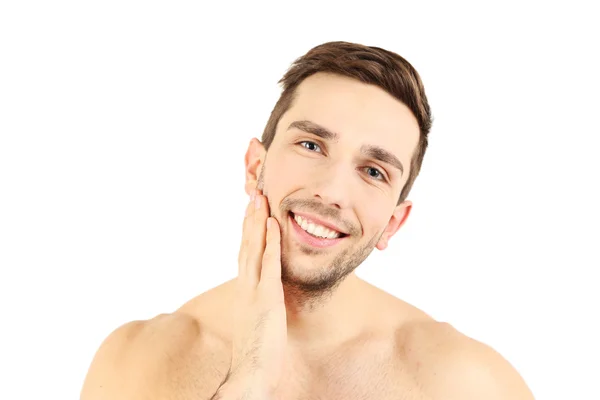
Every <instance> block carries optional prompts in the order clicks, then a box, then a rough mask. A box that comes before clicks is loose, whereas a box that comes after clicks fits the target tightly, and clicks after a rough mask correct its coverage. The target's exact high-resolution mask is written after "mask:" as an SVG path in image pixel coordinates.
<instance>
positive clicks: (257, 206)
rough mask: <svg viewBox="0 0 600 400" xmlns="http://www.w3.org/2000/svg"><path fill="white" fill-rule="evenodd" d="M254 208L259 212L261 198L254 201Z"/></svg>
mask: <svg viewBox="0 0 600 400" xmlns="http://www.w3.org/2000/svg"><path fill="white" fill-rule="evenodd" d="M254 208H256V209H257V210H258V209H259V208H260V196H256V199H254Z"/></svg>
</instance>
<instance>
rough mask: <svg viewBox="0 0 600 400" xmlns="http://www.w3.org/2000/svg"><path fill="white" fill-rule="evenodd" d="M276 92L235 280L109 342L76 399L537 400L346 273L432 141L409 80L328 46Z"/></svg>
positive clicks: (489, 361)
mask: <svg viewBox="0 0 600 400" xmlns="http://www.w3.org/2000/svg"><path fill="white" fill-rule="evenodd" d="M280 83H282V84H283V89H284V90H283V93H282V95H281V98H280V99H279V101H278V102H277V104H276V106H275V108H274V110H273V112H272V114H271V117H270V119H269V121H268V123H267V126H266V129H265V131H264V134H263V136H262V140H261V141H260V142H259V141H258V140H256V139H252V141H251V142H250V144H249V147H248V151H247V153H246V157H245V165H246V188H245V189H246V192H247V193H248V194H249V195H251V200H250V202H249V204H248V208H247V211H246V217H245V220H244V226H243V235H242V243H241V247H240V251H239V258H238V264H239V273H238V277H237V278H236V279H233V280H231V281H229V282H226V283H224V284H222V285H220V286H218V287H216V288H214V289H212V290H209V291H208V292H206V293H203V294H201V295H199V296H198V297H196V298H194V299H193V300H191V301H190V302H188V303H187V304H185V305H183V306H182V307H181V308H180V309H179V310H177V311H176V312H174V313H173V314H168V315H165V314H163V315H160V316H158V317H156V318H154V319H152V320H149V321H136V322H132V323H129V324H126V325H124V326H122V327H120V328H118V329H117V330H116V331H115V332H113V333H112V334H111V335H110V336H109V337H108V338H107V339H106V340H105V341H104V343H103V344H102V345H101V347H100V349H99V350H98V352H97V354H96V356H95V358H94V360H93V362H92V365H91V367H90V370H89V372H88V376H87V378H86V381H85V383H84V386H83V389H82V394H81V398H82V399H83V400H101V399H102V400H105V399H106V400H108V399H111V400H118V399H127V400H134V399H190V400H191V399H194V400H201V399H206V400H208V399H225V400H230V399H231V400H235V399H250V400H253V399H257V400H258V399H260V400H263V399H277V400H288V399H290V400H291V399H327V400H335V399H344V400H351V399H378V400H388V399H389V400H392V399H393V400H398V399H406V400H409V399H410V400H417V399H443V400H481V399H486V400H500V399H502V400H507V399H510V400H526V399H527V400H529V399H533V396H532V394H531V392H530V391H529V390H528V388H527V386H526V384H525V383H524V382H523V380H522V378H521V377H520V376H519V374H518V373H517V372H516V371H515V370H514V368H512V367H511V365H510V364H509V363H508V362H507V361H506V360H505V359H503V358H502V357H501V356H500V355H499V354H498V353H496V352H495V351H494V350H492V349H491V348H490V347H488V346H486V345H484V344H482V343H480V342H477V341H475V340H473V339H470V338H468V337H466V336H465V335H463V334H461V333H459V332H458V331H456V330H455V329H454V328H453V327H452V326H451V325H449V324H447V323H440V322H437V321H435V320H433V319H432V318H431V317H430V316H428V315H427V314H426V313H425V312H423V311H421V310H419V309H416V308H415V307H413V306H411V305H410V304H407V303H405V302H403V301H401V300H399V299H397V298H395V297H393V296H391V295H389V294H387V293H385V292H383V291H382V290H380V289H378V288H376V287H374V286H372V285H370V284H368V283H367V282H365V281H363V280H361V279H360V278H358V277H357V276H356V275H355V273H354V270H355V268H356V267H357V266H358V265H360V263H361V262H362V261H363V260H365V258H366V257H367V256H368V255H369V254H370V253H371V251H372V250H373V248H375V247H377V248H378V249H379V250H384V249H385V248H386V247H387V245H388V242H389V240H390V238H391V237H392V236H393V235H394V234H395V233H396V232H397V231H398V229H399V228H400V227H401V226H402V225H403V223H404V222H405V221H406V218H407V217H408V215H409V213H410V210H411V202H410V201H407V200H406V198H407V195H408V193H409V191H410V188H411V186H412V184H413V182H414V180H415V178H416V177H417V175H418V173H419V170H420V167H421V163H422V160H423V156H424V154H425V150H426V148H427V135H428V133H429V130H430V127H431V113H430V109H429V105H428V103H427V98H426V96H425V92H424V89H423V85H422V83H421V80H420V78H419V75H418V74H417V72H416V71H415V70H414V69H413V67H412V66H411V65H410V64H409V63H408V62H407V61H406V60H404V59H403V58H401V57H400V56H398V55H397V54H394V53H391V52H389V51H386V50H383V49H380V48H377V47H367V46H362V45H358V44H352V43H346V42H331V43H326V44H323V45H320V46H317V47H315V48H314V49H312V50H310V51H309V52H308V53H307V54H306V55H305V56H303V57H301V58H299V59H298V60H296V61H295V63H294V64H293V65H292V67H291V68H290V69H289V71H288V72H287V73H286V74H285V76H284V77H283V79H282V80H281V81H280ZM267 225H268V227H267Z"/></svg>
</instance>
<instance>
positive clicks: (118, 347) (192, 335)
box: [81, 312, 226, 400]
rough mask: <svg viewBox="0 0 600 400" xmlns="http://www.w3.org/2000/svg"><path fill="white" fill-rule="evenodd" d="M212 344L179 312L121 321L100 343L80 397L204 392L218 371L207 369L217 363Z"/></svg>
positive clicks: (194, 321)
mask: <svg viewBox="0 0 600 400" xmlns="http://www.w3.org/2000/svg"><path fill="white" fill-rule="evenodd" d="M218 343H219V342H218V341H214V340H211V337H210V335H209V334H208V333H207V332H205V330H204V329H202V327H201V325H200V323H199V321H198V320H197V319H195V318H193V317H192V316H190V315H187V314H185V313H180V312H176V313H172V314H161V315H158V316H157V317H155V318H153V319H150V320H145V321H133V322H130V323H127V324H125V325H123V326H121V327H119V328H117V329H116V330H115V331H113V332H112V333H111V334H110V335H109V336H108V337H107V338H106V339H105V340H104V342H103V343H102V344H101V345H100V348H99V349H98V351H97V352H96V355H95V356H94V359H93V361H92V363H91V366H90V368H89V370H88V373H87V376H86V379H85V382H84V385H83V388H82V391H81V399H82V400H101V399H102V400H104V399H115V400H118V399H132V400H133V399H151V398H186V397H185V395H183V393H186V392H191V391H195V392H196V393H199V392H200V393H201V392H208V391H210V390H212V389H213V387H212V386H217V387H218V382H216V380H215V379H217V378H215V377H214V376H216V375H218V373H217V372H216V371H212V370H213V369H215V368H218V366H219V365H220V364H219V360H217V359H214V354H217V353H218V352H215V351H214V350H215V349H214V346H215V345H218ZM225 362H226V361H222V362H221V363H225ZM192 371H193V372H194V373H193V374H192V373H190V372H192ZM198 377H202V378H205V379H203V380H202V381H199V380H198ZM213 381H214V382H213ZM215 390H216V388H215Z"/></svg>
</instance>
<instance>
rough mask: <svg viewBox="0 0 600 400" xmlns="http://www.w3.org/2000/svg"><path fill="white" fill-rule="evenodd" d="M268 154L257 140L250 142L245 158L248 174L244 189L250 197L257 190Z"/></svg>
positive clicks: (253, 139)
mask: <svg viewBox="0 0 600 400" xmlns="http://www.w3.org/2000/svg"><path fill="white" fill-rule="evenodd" d="M266 153H267V152H266V151H265V146H263V144H262V143H261V142H260V141H259V140H258V139H257V138H252V140H250V143H249V144H248V150H246V156H245V157H244V164H245V173H246V184H245V185H244V189H245V190H246V193H247V194H248V196H249V195H250V194H251V193H252V191H253V190H254V189H256V186H257V184H258V178H259V176H260V171H261V170H262V168H263V164H264V160H265V156H266Z"/></svg>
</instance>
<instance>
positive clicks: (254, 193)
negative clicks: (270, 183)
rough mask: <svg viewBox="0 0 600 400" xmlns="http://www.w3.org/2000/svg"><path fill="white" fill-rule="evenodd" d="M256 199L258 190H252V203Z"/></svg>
mask: <svg viewBox="0 0 600 400" xmlns="http://www.w3.org/2000/svg"><path fill="white" fill-rule="evenodd" d="M254 197H256V189H252V193H251V194H250V201H253V200H254Z"/></svg>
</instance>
